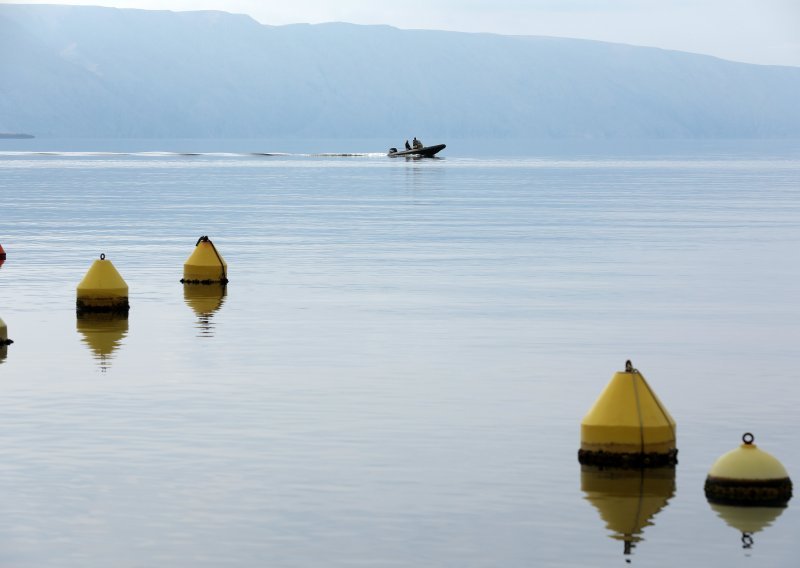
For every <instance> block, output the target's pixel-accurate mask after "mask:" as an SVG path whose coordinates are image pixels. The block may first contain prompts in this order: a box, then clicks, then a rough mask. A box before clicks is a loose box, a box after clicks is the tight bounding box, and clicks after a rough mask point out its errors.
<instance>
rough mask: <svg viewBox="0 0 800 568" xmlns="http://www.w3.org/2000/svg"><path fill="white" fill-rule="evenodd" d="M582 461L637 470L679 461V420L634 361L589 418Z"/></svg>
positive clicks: (602, 395) (610, 385)
mask: <svg viewBox="0 0 800 568" xmlns="http://www.w3.org/2000/svg"><path fill="white" fill-rule="evenodd" d="M578 461H580V463H582V464H584V465H597V466H602V467H635V468H640V467H663V466H671V465H675V464H676V463H677V462H678V450H677V447H676V437H675V421H674V420H673V419H672V416H670V414H669V412H667V409H666V408H665V407H664V405H663V404H662V403H661V401H660V400H659V399H658V397H657V396H656V394H655V393H654V392H653V390H652V389H651V388H650V385H649V384H648V383H647V381H646V380H645V378H644V377H643V376H642V374H641V373H639V371H637V370H636V369H634V368H633V365H632V364H631V362H630V361H627V362H626V363H625V371H624V372H619V373H616V374H615V375H614V376H613V377H612V378H611V381H610V382H609V383H608V384H607V385H606V388H605V390H603V392H602V393H600V396H599V398H598V399H597V400H596V401H595V403H594V405H593V406H592V408H590V409H589V412H588V413H587V414H586V416H584V417H583V420H582V421H581V448H580V450H578Z"/></svg>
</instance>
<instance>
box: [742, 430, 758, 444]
mask: <svg viewBox="0 0 800 568" xmlns="http://www.w3.org/2000/svg"><path fill="white" fill-rule="evenodd" d="M755 439H756V437H755V436H753V435H752V434H751V433H750V432H745V433H744V436H742V442H744V443H745V444H747V445H748V446H749V445H750V444H752V443H753V441H754V440H755Z"/></svg>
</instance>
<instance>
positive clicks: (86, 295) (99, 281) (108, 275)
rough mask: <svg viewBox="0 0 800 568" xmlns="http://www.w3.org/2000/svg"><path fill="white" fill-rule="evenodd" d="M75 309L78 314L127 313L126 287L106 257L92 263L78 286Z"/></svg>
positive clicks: (102, 256) (128, 307) (128, 306)
mask: <svg viewBox="0 0 800 568" xmlns="http://www.w3.org/2000/svg"><path fill="white" fill-rule="evenodd" d="M76 309H77V311H78V313H79V314H84V313H112V314H127V313H128V310H129V309H130V305H129V304H128V285H127V284H126V283H125V280H123V279H122V276H120V274H119V272H117V269H116V268H114V265H113V264H112V263H111V261H110V260H106V255H104V254H101V255H100V259H99V260H95V261H94V262H93V263H92V266H91V267H89V270H88V271H87V272H86V275H85V276H84V277H83V280H81V281H80V284H78V299H77V302H76Z"/></svg>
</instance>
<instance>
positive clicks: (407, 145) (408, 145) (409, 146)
mask: <svg viewBox="0 0 800 568" xmlns="http://www.w3.org/2000/svg"><path fill="white" fill-rule="evenodd" d="M406 150H411V144H409V143H408V140H406Z"/></svg>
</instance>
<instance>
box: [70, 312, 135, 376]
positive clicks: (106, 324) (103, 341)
mask: <svg viewBox="0 0 800 568" xmlns="http://www.w3.org/2000/svg"><path fill="white" fill-rule="evenodd" d="M76 329H77V330H78V332H79V333H80V334H81V335H82V336H83V342H84V343H85V344H86V345H87V346H88V347H89V349H91V350H92V353H93V354H94V358H95V359H97V361H98V362H99V364H100V370H102V371H105V370H107V369H108V367H109V366H110V361H111V359H112V355H113V353H114V351H116V350H117V349H118V348H119V346H120V345H121V344H122V340H123V339H124V338H125V336H126V335H127V334H128V316H127V315H117V314H111V313H105V314H92V313H90V314H82V315H80V316H78V321H77V324H76Z"/></svg>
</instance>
